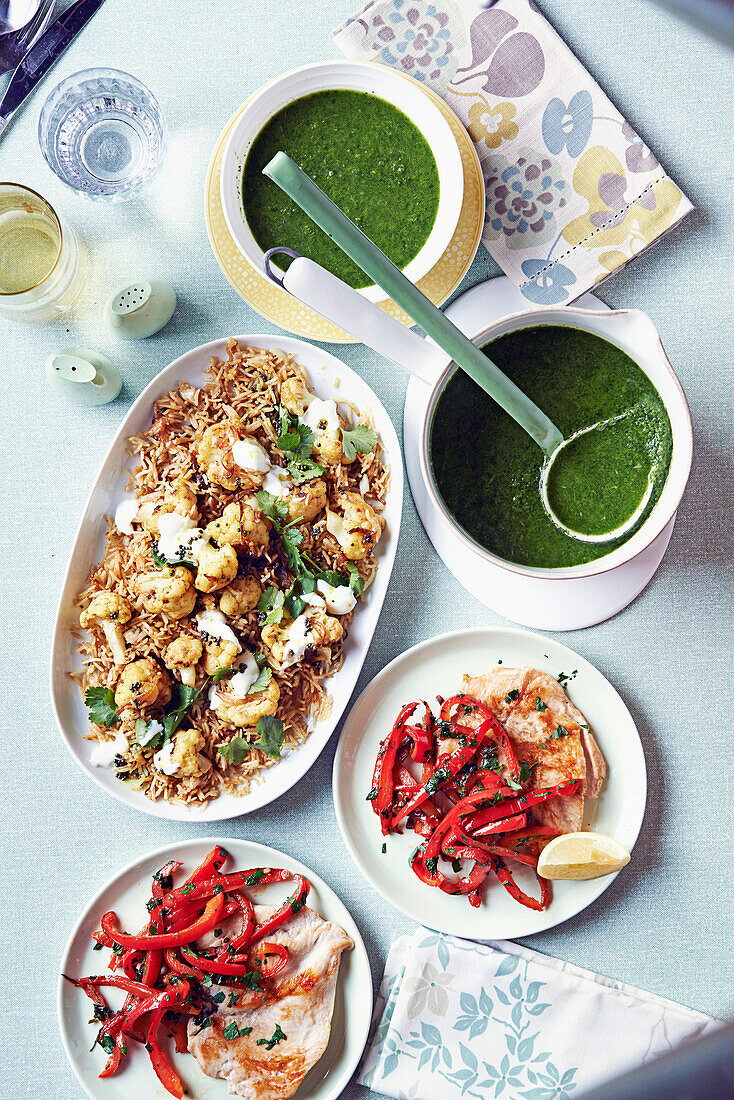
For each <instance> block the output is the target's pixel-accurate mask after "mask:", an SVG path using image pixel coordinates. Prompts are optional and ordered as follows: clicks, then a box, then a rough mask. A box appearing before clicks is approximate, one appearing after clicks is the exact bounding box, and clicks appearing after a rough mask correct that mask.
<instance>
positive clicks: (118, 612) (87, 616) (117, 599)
mask: <svg viewBox="0 0 734 1100" xmlns="http://www.w3.org/2000/svg"><path fill="white" fill-rule="evenodd" d="M128 622H130V604H129V603H128V602H127V600H126V599H124V598H123V597H122V596H119V595H118V594H117V592H100V593H98V594H97V595H96V596H95V597H94V599H93V600H92V602H91V603H90V604H89V606H88V607H87V608H86V610H84V611H82V613H81V615H80V616H79V623H80V625H81V626H83V627H84V629H85V630H89V629H90V627H92V626H101V627H102V629H103V630H104V634H105V638H106V639H107V644H108V646H109V647H110V650H111V651H112V657H113V660H114V662H115V664H116V665H124V664H125V639H124V637H123V634H122V627H123V626H124V624H125V623H128Z"/></svg>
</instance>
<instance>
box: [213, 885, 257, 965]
mask: <svg viewBox="0 0 734 1100" xmlns="http://www.w3.org/2000/svg"><path fill="white" fill-rule="evenodd" d="M232 901H233V902H234V903H235V904H236V906H237V907H238V908H239V909H240V911H241V913H242V927H241V928H240V931H239V932H238V933H237V935H236V936H233V937H232V938H231V939H230V941H229V943H228V944H227V945H226V947H224V948H223V949H222V950H221V951H220V953H219V955H218V956H217V957H218V958H220V959H223V960H224V961H225V962H226V960H227V959H228V958H231V956H232V953H233V952H235V953H237V952H238V951H240V950H242V948H244V947H245V946H246V945H247V944H248V943H249V942H250V937H251V936H252V933H253V932H254V931H255V909H254V907H253V904H252V902H251V901H250V899H249V898H248V896H247V894H240V893H234V892H233V893H232Z"/></svg>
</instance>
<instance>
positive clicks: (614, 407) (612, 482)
mask: <svg viewBox="0 0 734 1100" xmlns="http://www.w3.org/2000/svg"><path fill="white" fill-rule="evenodd" d="M486 351H487V354H488V355H490V356H491V357H492V359H493V360H494V362H495V363H496V364H497V365H498V366H499V367H500V368H501V369H502V370H503V371H504V372H505V374H507V375H508V376H509V377H510V378H511V379H512V380H513V382H515V383H517V385H518V386H519V387H520V389H522V390H523V391H524V392H525V393H526V394H527V395H528V396H529V397H531V398H532V399H533V401H535V402H536V404H538V405H539V406H540V408H541V409H543V411H544V412H546V413H547V414H548V416H549V417H550V418H551V420H553V422H554V423H555V424H557V426H558V427H559V428H560V430H561V432H562V433H563V435H564V437H565V438H568V437H569V436H570V435H572V434H573V433H574V432H576V431H578V430H579V429H580V428H585V427H588V426H589V425H590V424H593V423H595V422H596V421H598V420H604V419H606V418H608V417H613V416H616V415H617V414H618V413H622V412H627V415H626V416H625V417H624V418H623V419H621V420H619V421H617V422H615V423H614V424H612V425H609V426H608V427H607V428H605V429H604V430H603V431H601V432H592V433H589V434H588V435H586V436H582V437H580V439H579V440H578V441H577V442H576V443H574V444H571V445H570V446H569V448H567V453H564V456H563V460H562V462H560V461H559V468H558V472H557V476H553V477H552V479H551V484H550V486H549V488H550V490H551V491H550V492H549V498H550V502H551V506H552V507H553V510H554V512H555V513H556V515H557V516H559V518H560V519H561V520H562V521H564V522H566V523H567V525H568V526H570V527H573V528H574V529H575V530H580V531H582V532H584V533H587V534H597V533H603V532H606V531H612V530H614V529H615V528H616V527H618V526H620V525H621V524H622V523H623V522H624V521H625V520H627V519H628V518H629V516H630V515H632V513H633V512H634V510H635V508H636V507H637V505H638V503H639V501H640V499H641V497H642V495H643V493H644V491H645V488H646V487H647V483H648V474H649V473H650V472H652V476H653V491H652V495H651V497H650V501H649V503H648V506H647V510H646V512H645V515H647V514H649V511H650V510H651V509H652V508H653V507H654V505H655V503H656V501H657V500H658V498H659V496H660V493H661V491H662V487H663V485H664V483H665V479H666V477H667V474H668V470H669V468H670V459H671V455H672V449H673V438H672V433H671V428H670V421H669V419H668V414H667V412H666V409H665V406H664V404H663V402H662V399H661V398H660V395H659V394H658V392H657V390H656V389H655V387H654V386H653V384H652V382H651V381H650V380H649V378H648V377H647V375H646V374H645V373H644V371H642V370H641V369H640V367H638V366H637V364H636V363H635V362H634V361H633V360H632V359H630V357H629V356H628V355H626V354H625V353H624V352H623V351H621V349H620V348H618V347H616V346H615V345H614V344H610V343H609V342H608V341H606V340H604V339H602V338H601V337H600V336H597V335H595V334H594V333H591V332H586V331H583V330H581V329H574V328H567V327H565V326H559V325H539V326H536V327H533V328H526V329H521V330H519V331H517V332H512V333H508V334H507V335H506V336H501V337H499V338H498V339H497V340H494V341H492V343H491V344H489V345H487V348H486ZM430 452H431V460H432V464H433V470H434V474H435V478H436V484H437V487H438V490H439V493H440V494H441V496H442V498H443V500H444V503H445V504H446V506H447V508H448V510H449V511H450V512H451V514H452V515H453V516H454V517H455V519H456V520H457V521H458V523H459V524H460V525H461V526H462V527H463V528H464V530H465V531H467V532H468V534H470V535H471V536H472V537H473V538H474V539H475V540H476V541H477V542H478V543H480V544H481V545H482V546H484V547H486V548H487V549H488V550H490V551H491V552H492V553H494V554H497V555H498V556H499V557H501V558H505V559H506V560H507V561H511V562H514V563H516V564H518V565H526V566H532V567H536V568H541V569H558V568H568V567H569V566H573V565H581V564H584V563H586V562H590V561H594V560H596V559H597V558H600V557H602V556H603V555H605V554H608V553H610V552H611V551H612V550H614V549H616V547H618V546H620V545H622V544H623V543H624V542H626V541H627V540H628V539H629V538H631V537H632V534H633V533H634V532H629V533H628V534H627V535H626V536H624V537H622V538H620V539H618V540H617V541H616V542H607V543H601V544H594V543H585V542H580V541H578V540H577V539H573V538H571V537H570V536H568V535H566V534H564V532H563V531H560V530H559V529H558V528H557V527H556V526H555V525H554V524H553V522H552V520H551V519H550V518H549V516H548V515H547V513H546V511H545V509H544V508H543V504H542V501H541V498H540V471H541V467H542V465H543V454H542V452H541V450H540V448H539V447H538V446H537V444H535V443H534V442H533V441H532V440H531V439H530V437H529V436H528V435H527V434H526V433H525V432H524V431H523V429H522V428H521V427H520V426H519V425H518V424H516V423H515V422H514V420H512V419H511V418H510V417H509V416H508V415H507V413H506V412H504V411H503V410H502V409H501V408H500V407H499V406H498V405H497V404H496V403H495V402H494V401H493V400H492V399H491V397H489V396H488V395H487V394H485V393H484V391H483V390H481V389H480V388H479V387H478V386H477V385H476V383H475V382H473V381H472V380H471V379H470V378H469V377H468V376H467V375H466V374H465V373H464V372H463V371H461V370H457V371H456V372H455V374H454V375H453V376H452V378H451V379H450V380H449V382H448V384H447V385H446V387H445V389H444V391H443V393H442V394H441V396H440V398H439V400H438V403H437V406H436V410H435V414H434V418H433V423H432V425H431V437H430ZM643 519H644V517H643ZM641 522H642V521H641Z"/></svg>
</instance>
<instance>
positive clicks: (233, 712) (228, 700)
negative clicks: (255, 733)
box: [216, 680, 280, 729]
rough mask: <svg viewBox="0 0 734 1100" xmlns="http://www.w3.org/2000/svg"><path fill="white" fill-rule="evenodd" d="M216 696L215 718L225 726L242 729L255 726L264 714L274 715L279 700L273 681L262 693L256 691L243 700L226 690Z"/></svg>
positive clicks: (276, 687) (276, 686) (278, 689)
mask: <svg viewBox="0 0 734 1100" xmlns="http://www.w3.org/2000/svg"><path fill="white" fill-rule="evenodd" d="M217 694H218V695H219V705H218V706H217V709H216V714H217V718H219V720H220V721H221V722H224V723H225V725H229V726H237V727H239V728H240V729H242V728H244V727H246V726H256V725H257V723H258V721H259V720H260V718H263V717H264V716H265V715H266V714H275V712H276V710H277V709H278V700H279V699H280V688H279V687H278V685H277V683H276V682H275V680H271V681H270V683H269V684H268V685H267V687H265V688H263V690H262V691H257V692H255V694H254V695H246V696H245V698H244V699H238V698H237V696H236V695H233V694H232V693H231V692H228V691H227V690H226V688H225V689H224V690H223V691H219V692H218V693H217Z"/></svg>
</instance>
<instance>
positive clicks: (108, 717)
mask: <svg viewBox="0 0 734 1100" xmlns="http://www.w3.org/2000/svg"><path fill="white" fill-rule="evenodd" d="M84 702H85V703H86V704H87V707H88V708H89V721H90V722H94V724H95V725H97V726H104V727H105V729H112V727H113V726H119V724H120V716H119V714H118V713H117V711H116V710H115V693H114V692H113V691H112V689H111V688H106V687H90V688H87V692H86V695H85V696H84Z"/></svg>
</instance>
